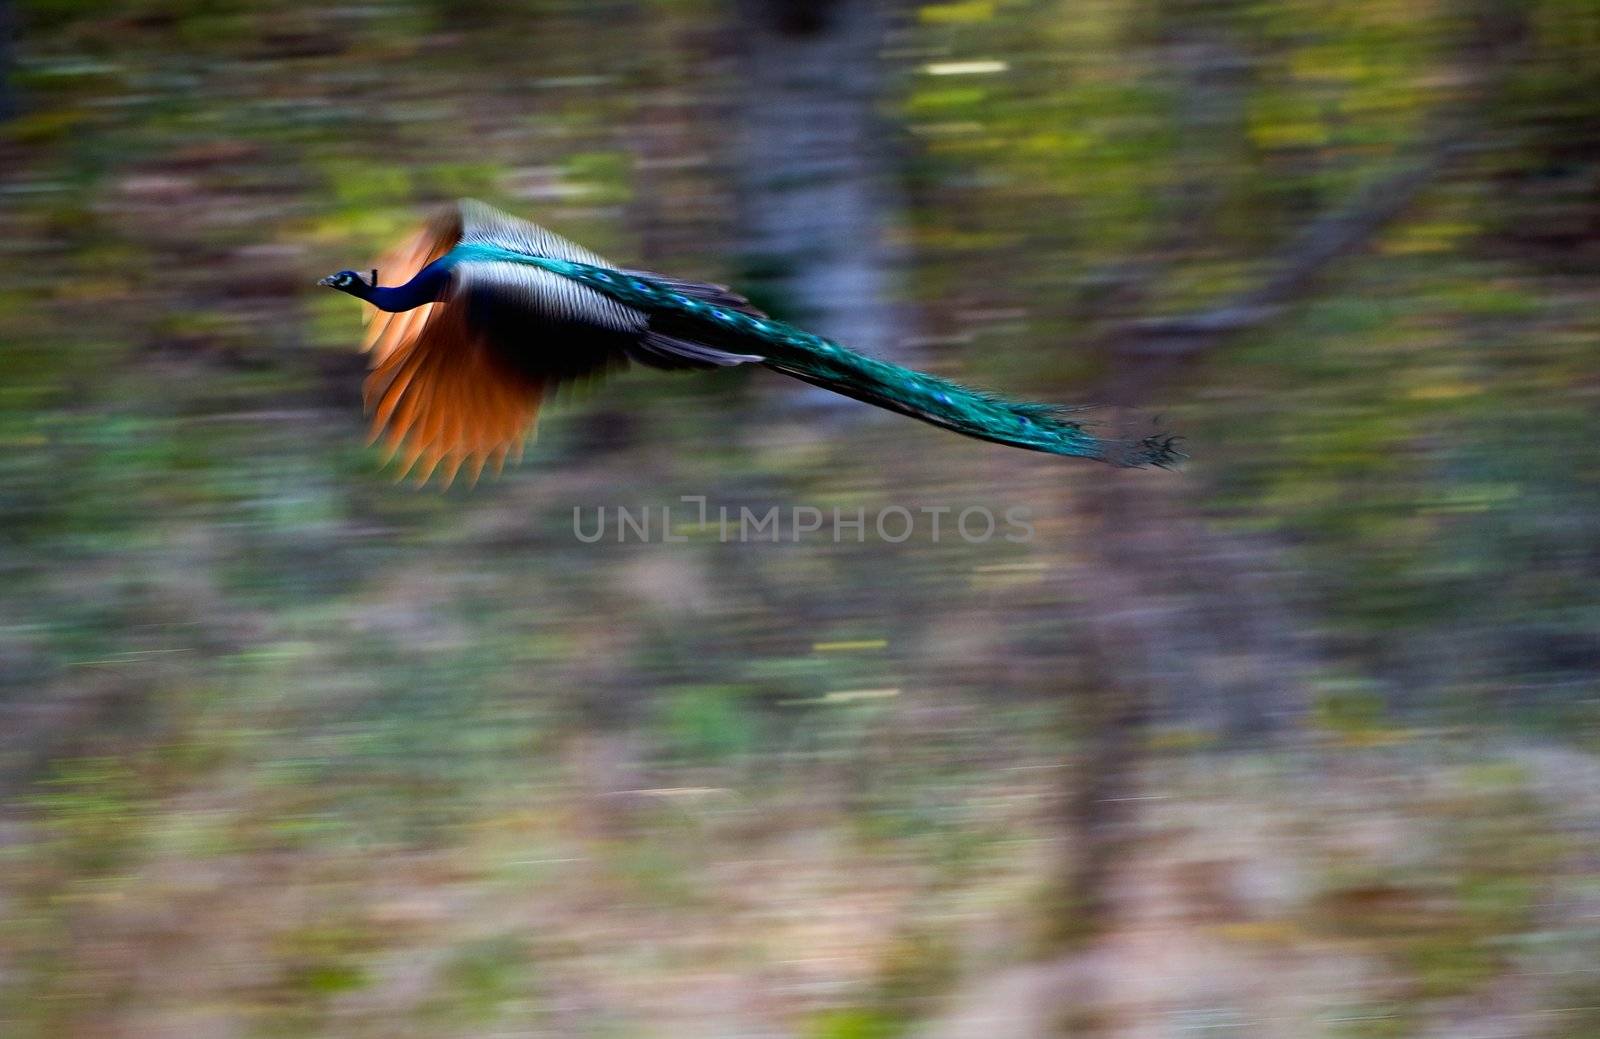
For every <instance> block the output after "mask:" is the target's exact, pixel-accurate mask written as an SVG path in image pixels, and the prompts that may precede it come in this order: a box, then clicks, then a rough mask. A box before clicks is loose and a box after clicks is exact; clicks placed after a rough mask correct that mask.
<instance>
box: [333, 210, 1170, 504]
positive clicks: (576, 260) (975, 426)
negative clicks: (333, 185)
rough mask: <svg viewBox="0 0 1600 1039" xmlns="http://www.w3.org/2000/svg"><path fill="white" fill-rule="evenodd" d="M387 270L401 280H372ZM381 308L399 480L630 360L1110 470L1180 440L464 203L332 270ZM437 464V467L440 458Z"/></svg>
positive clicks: (448, 475)
mask: <svg viewBox="0 0 1600 1039" xmlns="http://www.w3.org/2000/svg"><path fill="white" fill-rule="evenodd" d="M382 270H387V271H393V272H398V273H399V274H400V276H401V277H402V279H403V281H402V283H400V284H395V285H392V286H387V287H381V288H380V287H379V285H378V277H379V273H380V271H382ZM319 284H321V285H327V286H330V287H332V288H335V289H338V290H340V291H341V292H347V293H349V294H350V295H352V296H355V297H356V298H357V299H361V300H364V301H366V302H367V303H369V304H371V309H370V310H369V311H368V313H367V323H368V328H367V333H366V338H365V341H364V343H363V348H364V349H366V350H368V351H369V352H370V353H371V371H370V373H369V374H368V376H367V379H366V383H365V385H364V386H363V396H364V398H365V400H366V405H367V409H368V411H369V412H370V413H371V416H372V435H373V440H374V441H376V440H377V439H379V438H380V437H381V438H383V439H385V441H386V444H387V447H388V448H389V452H390V456H391V457H393V456H394V455H396V454H398V455H399V456H400V458H401V469H400V474H401V476H404V475H406V474H407V473H410V472H412V471H415V473H416V478H417V480H418V482H419V483H425V482H426V481H427V480H428V479H429V478H430V477H431V476H432V475H433V474H434V473H435V472H436V471H437V472H439V473H440V474H441V475H442V476H443V478H444V481H445V483H446V484H448V483H449V482H450V481H452V480H454V479H455V477H456V474H457V473H458V472H460V471H462V470H463V469H464V470H465V471H466V473H467V474H468V476H469V478H471V479H473V480H476V479H477V478H478V476H479V474H480V473H481V472H482V471H483V469H484V467H485V466H489V467H491V468H493V469H494V470H496V471H498V470H499V468H500V467H501V466H502V465H503V464H504V462H505V460H506V458H507V456H508V455H513V456H515V455H520V453H521V450H522V444H523V440H524V438H525V437H526V436H527V435H528V433H529V432H530V430H531V429H532V427H533V425H534V422H535V420H536V419H537V417H538V413H539V406H540V403H541V401H542V400H543V399H544V397H545V395H546V393H548V392H550V391H551V390H553V389H555V388H556V387H559V386H561V385H563V384H566V383H570V382H573V381H575V380H579V379H583V378H586V377H589V376H593V375H597V374H600V373H603V372H605V371H607V370H610V369H613V368H616V367H619V366H621V365H624V364H626V363H627V362H628V361H630V360H632V361H637V362H639V363H641V364H644V365H648V366H650V367H652V368H662V369H669V370H674V369H710V368H721V367H726V366H729V365H738V364H760V365H765V366H766V367H768V368H770V369H772V370H773V371H776V372H782V373H783V374H785V375H790V376H793V377H794V378H797V379H802V380H804V381H806V382H809V383H813V384H815V385H817V386H821V387H824V388H826V389H829V390H832V391H833V392H835V393H841V394H844V395H845V396H847V397H853V398H855V399H856V400H860V401H865V402H866V403H868V404H875V405H877V406H878V407H880V408H887V409H888V410H890V411H898V412H899V413H901V414H902V415H909V416H911V417H912V418H916V419H921V420H922V421H923V422H930V423H932V424H933V425H936V426H942V427H944V428H945V429H949V430H953V431H954V432H957V433H961V434H963V435H965V436H969V437H977V438H978V439H981V440H990V441H993V442H995V443H998V444H1009V445H1011V446H1013V447H1021V448H1026V449H1027V450H1030V451H1044V452H1048V453H1051V454H1058V455H1070V456H1074V457H1078V458H1091V459H1095V460H1097V461H1101V462H1107V463H1110V464H1112V465H1118V466H1128V467H1139V466H1151V465H1153V466H1159V467H1162V468H1166V467H1169V466H1171V465H1172V464H1173V463H1174V462H1176V461H1177V460H1178V459H1179V458H1181V457H1182V456H1181V455H1180V454H1179V453H1178V451H1177V450H1176V449H1175V447H1174V443H1173V442H1174V438H1173V437H1171V436H1169V435H1165V434H1158V435H1153V436H1148V437H1144V438H1142V439H1135V440H1121V439H1104V438H1100V437H1097V436H1095V435H1093V434H1091V433H1090V432H1089V431H1088V430H1087V429H1086V428H1085V427H1084V425H1083V424H1082V423H1079V422H1076V421H1072V420H1071V419H1069V418H1068V417H1067V416H1068V415H1069V414H1072V413H1074V412H1078V411H1081V410H1083V409H1081V408H1071V407H1064V406H1059V405H1052V404H1036V403H1028V402H1023V401H1016V400H1009V399H1007V398H1005V397H1000V396H996V395H993V394H989V393H983V392H980V391H977V390H973V389H970V388H968V387H966V386H961V385H958V384H956V383H953V382H949V381H946V380H944V379H940V378H936V377H934V376H931V375H926V374H923V373H921V372H916V371H912V370H910V369H908V368H902V367H900V366H898V365H894V364H889V363H886V362H884V361H879V360H874V359H873V358H871V357H866V356H863V355H862V354H858V353H855V352H853V351H851V350H847V349H845V348H844V347H842V346H840V345H839V344H837V343H833V342H830V341H828V340H827V339H823V338H821V337H820V336H816V335H812V334H810V333H808V332H804V331H801V330H800V329H798V328H795V327H793V326H791V325H786V324H784V323H783V322H781V321H776V320H773V319H772V318H770V317H768V316H767V315H766V314H764V313H762V312H761V311H760V310H757V309H756V308H755V307H753V306H752V305H751V304H750V301H749V300H747V299H745V298H744V297H743V296H740V295H737V294H736V293H734V292H732V291H731V290H729V289H727V288H726V287H724V286H721V285H710V284H705V283H701V282H695V281H681V280H679V279H676V278H668V277H664V276H662V275H659V274H651V273H648V272H644V271H634V270H625V269H622V268H618V267H615V266H613V265H612V264H610V263H608V262H607V261H606V260H604V259H602V258H600V257H599V256H596V255H595V254H594V253H592V252H589V251H588V250H587V249H584V248H582V247H581V246H579V245H576V244H574V243H573V242H570V241H568V240H566V239H565V238H562V237H560V236H559V235H556V234H553V233H551V232H550V231H547V230H545V229H544V228H542V227H539V226H538V225H536V224H532V223H529V222H527V221H524V220H519V219H517V218H515V217H512V216H509V215H507V214H505V213H502V212H500V211H499V210H497V209H494V208H493V207H491V206H488V205H485V204H484V203H482V202H477V201H473V200H470V199H469V200H463V201H461V202H459V203H457V204H455V205H453V206H450V207H449V208H447V209H445V210H444V211H442V212H440V213H439V214H438V215H437V216H435V217H434V218H433V219H432V220H431V221H429V222H428V223H427V224H426V225H425V226H424V227H423V228H422V229H421V230H420V231H418V232H417V233H416V234H415V235H414V236H413V237H412V238H411V239H410V240H409V241H408V242H407V243H405V244H404V245H402V246H401V247H399V248H398V249H396V250H395V251H394V252H393V253H391V254H389V255H388V256H387V257H385V258H384V259H383V260H382V261H380V267H379V268H377V269H374V270H373V273H372V279H371V280H370V281H368V280H364V279H363V278H362V277H361V275H359V274H357V273H356V272H355V271H348V270H346V271H340V272H338V273H337V274H333V275H330V276H328V277H326V278H323V279H322V281H321V282H319ZM441 467H442V468H441Z"/></svg>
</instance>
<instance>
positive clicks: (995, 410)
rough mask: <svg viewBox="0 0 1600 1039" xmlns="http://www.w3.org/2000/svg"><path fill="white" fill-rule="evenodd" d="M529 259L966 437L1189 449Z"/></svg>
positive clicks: (1070, 447)
mask: <svg viewBox="0 0 1600 1039" xmlns="http://www.w3.org/2000/svg"><path fill="white" fill-rule="evenodd" d="M523 262H532V263H534V264H535V265H536V266H540V267H544V268H545V269H547V270H549V271H551V272H552V273H555V274H559V275H561V276H563V277H566V278H571V279H573V280H574V281H578V282H581V283H583V284H584V285H587V286H589V287H590V288H592V289H595V290H596V291H598V292H601V293H604V294H605V295H607V296H610V297H611V298H613V299H615V300H617V301H618V302H621V303H625V304H628V305H630V306H635V307H640V308H642V309H645V310H647V311H649V312H650V313H651V315H652V322H653V323H654V322H656V321H657V320H660V321H661V323H662V325H663V327H664V328H666V329H669V330H670V333H671V334H672V335H674V336H679V337H681V338H683V339H690V338H692V339H694V340H695V341H698V342H702V343H706V344H707V345H709V346H712V347H714V348H716V349H721V350H737V351H741V352H745V353H750V354H758V355H759V356H760V357H761V358H762V360H761V363H762V364H764V365H765V366H766V367H768V368H770V369H772V370H773V371H776V372H782V373H783V374H785V375H789V376H792V377H794V378H796V379H802V380H804V381H806V382H809V383H812V384H814V385H817V386H821V387H823V388H824V389H827V390H831V391H832V392H834V393H839V394H842V395H844V396H846V397H853V398H854V399H856V400H859V401H864V402H866V403H868V404H873V405H876V406H877V407H880V408H885V409H887V410H890V411H896V412H899V413H900V414H902V415H907V416H910V417H911V418H915V419H920V420H921V421H923V422H928V423H931V424H933V425H935V426H941V427H943V428H945V429H949V430H952V431H953V432H956V433H961V434H963V435H965V436H969V437H975V438H977V439H979V440H988V441H992V442H994V443H997V444H1007V445H1009V446H1012V447H1020V448H1024V449H1026V450H1029V451H1043V452H1046V453H1049V454H1056V455H1070V456H1073V457H1077V458H1091V459H1095V460H1098V461H1101V462H1107V463H1110V464H1111V465H1117V466H1125V467H1135V468H1137V467H1144V466H1156V467H1158V468H1163V469H1167V468H1172V467H1173V466H1174V465H1176V464H1177V463H1178V462H1180V461H1182V460H1183V459H1184V457H1186V456H1185V455H1184V454H1183V453H1182V452H1181V451H1179V450H1178V448H1177V443H1178V439H1179V438H1177V437H1175V436H1173V435H1171V434H1168V433H1155V434H1152V435H1149V436H1145V437H1141V438H1134V439H1125V438H1105V437H1099V436H1096V435H1095V434H1093V433H1091V432H1090V431H1089V429H1088V427H1087V426H1086V424H1085V423H1082V422H1079V421H1076V420H1075V419H1072V418H1068V417H1067V416H1069V415H1075V414H1078V413H1080V412H1082V411H1084V410H1087V409H1085V408H1073V407H1066V406H1062V405H1056V404H1040V403H1033V402H1029V401H1018V400H1012V399H1009V398H1006V397H1002V396H999V395H996V394H991V393H986V392H983V391H981V390H975V389H972V388H970V387H967V386H962V385H961V384H959V383H954V382H950V381H948V380H946V379H941V378H938V377H937V376H933V375H927V374H925V373H922V372H917V371H913V370H911V369H909V368H903V367H901V366H899V365H897V364H890V363H889V362H887V361H880V360H877V359H876V358H872V357H867V356H865V355H863V354H858V353H856V352H855V351H853V350H848V349H846V348H844V347H842V346H840V345H839V344H837V343H834V342H831V341H829V340H827V339H823V338H822V337H821V336H817V335H813V334H811V333H809V332H805V331H803V330H801V329H798V328H795V327H793V326H791V325H786V324H784V323H783V322H781V321H774V320H773V319H771V318H769V317H767V316H765V315H763V314H760V313H759V312H755V311H752V310H750V309H749V308H748V307H747V306H746V307H740V306H737V305H736V304H733V303H731V302H729V301H728V300H725V299H722V298H719V297H717V296H716V295H707V294H706V293H704V292H699V293H692V292H688V291H684V290H685V288H686V287H689V286H687V285H686V283H682V282H670V283H668V282H665V281H659V280H655V279H652V278H646V277H640V276H638V275H635V274H633V273H631V272H626V271H616V270H611V269H608V268H605V267H597V266H592V265H590V264H585V263H576V262H573V261H570V260H559V259H538V260H532V261H528V260H525V261H523ZM693 288H703V287H698V286H695V287H693Z"/></svg>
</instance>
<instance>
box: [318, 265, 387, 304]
mask: <svg viewBox="0 0 1600 1039" xmlns="http://www.w3.org/2000/svg"><path fill="white" fill-rule="evenodd" d="M373 273H377V272H373ZM375 282H376V279H374V284H375ZM317 284H318V285H326V286H328V287H329V288H330V289H338V290H339V291H340V292H348V293H350V295H352V296H356V297H359V298H362V299H365V298H366V296H367V294H368V293H370V292H371V291H372V289H373V288H374V284H368V283H367V282H366V281H363V280H362V278H361V275H359V274H357V273H356V272H355V271H340V272H339V273H337V274H330V275H328V276H327V277H326V278H323V279H322V280H321V281H319V282H317Z"/></svg>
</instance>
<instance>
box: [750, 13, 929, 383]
mask: <svg viewBox="0 0 1600 1039" xmlns="http://www.w3.org/2000/svg"><path fill="white" fill-rule="evenodd" d="M739 12H740V15H741V18H740V24H739V26H738V27H737V31H738V33H739V46H740V50H741V54H740V68H739V72H740V83H739V90H740V98H741V99H740V101H739V105H738V107H739V113H738V120H737V121H738V134H739V136H738V140H737V141H736V142H735V144H734V152H733V153H734V162H735V166H736V170H735V177H736V180H737V183H738V192H739V209H740V226H741V233H742V234H743V236H744V240H745V243H746V253H747V261H748V264H749V267H750V270H749V271H748V272H747V274H748V275H749V276H750V277H751V278H752V280H753V283H754V285H755V286H756V289H757V291H758V292H761V294H762V295H764V297H765V298H764V299H763V302H765V303H767V304H768V305H769V306H772V307H774V308H775V309H776V310H777V311H778V312H779V313H780V315H781V316H783V317H785V318H788V319H792V320H794V321H795V322H796V323H799V324H801V325H803V326H805V327H806V328H809V329H811V330H813V331H815V332H818V333H819V334H821V335H825V336H829V337H830V338H834V339H837V340H839V341H840V342H842V343H845V344H847V345H848V346H850V347H851V348H852V349H857V350H861V351H863V352H866V353H870V354H875V355H877V356H880V357H892V356H896V355H901V356H903V351H901V350H900V349H899V347H900V339H901V334H900V329H901V321H900V315H899V314H897V313H896V310H895V308H894V306H893V305H892V303H891V299H892V298H893V292H892V290H891V284H890V283H891V279H892V272H893V270H894V267H895V262H894V261H895V257H894V255H893V253H892V249H891V248H890V246H889V244H888V240H887V231H888V228H889V226H890V224H891V222H892V219H891V214H892V213H894V212H896V211H897V209H898V205H897V201H896V198H895V193H894V191H893V190H892V188H891V186H890V178H889V177H888V176H886V167H887V165H888V163H887V162H886V161H885V148H884V146H883V142H884V140H885V139H886V137H885V130H884V127H883V126H882V125H881V124H880V120H879V117H878V103H879V98H880V92H881V87H882V81H883V68H882V64H881V61H880V51H881V50H882V44H883V38H884V33H885V31H886V29H887V26H888V19H889V7H888V5H886V4H884V3H880V2H877V0H740V3H739ZM763 290H764V291H763ZM816 392H817V393H819V394H821V393H822V391H816ZM827 396H829V397H832V395H827Z"/></svg>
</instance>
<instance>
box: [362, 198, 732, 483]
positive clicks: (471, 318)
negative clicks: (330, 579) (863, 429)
mask: <svg viewBox="0 0 1600 1039" xmlns="http://www.w3.org/2000/svg"><path fill="white" fill-rule="evenodd" d="M458 243H467V244H484V245H495V246H498V247H500V248H503V249H508V250H512V251H514V252H519V253H525V254H528V255H532V256H544V257H554V258H557V259H564V260H572V261H575V262H578V263H585V264H590V265H593V266H597V267H606V268H609V269H615V268H613V267H612V265H611V264H609V263H608V262H607V261H605V260H604V259H602V258H601V257H599V256H597V255H596V254H594V253H592V252H590V251H589V250H587V249H584V248H583V247H582V246H579V245H577V244H576V243H573V242H571V241H568V240H567V239H565V238H562V237H561V236H560V235H557V234H554V233H553V232H550V231H547V230H545V229H544V228H542V227H539V226H538V225H536V224H531V223H528V222H527V221H523V220H518V219H517V218H515V217H512V216H508V215H507V214H505V213H501V212H500V211H498V210H496V209H494V208H492V207H490V206H487V205H485V204H483V203H481V202H475V201H472V200H464V201H462V202H461V203H459V204H458V205H456V206H453V207H451V208H450V209H449V210H447V211H445V212H443V213H440V214H439V215H438V216H436V217H435V218H434V219H433V220H431V221H430V222H429V223H428V224H427V225H426V226H425V227H424V228H423V229H422V230H420V231H419V232H418V233H417V234H416V235H414V236H413V237H412V238H411V240H410V241H408V242H407V243H406V244H404V245H402V246H401V247H400V248H398V249H396V250H395V251H394V252H393V253H391V254H390V255H389V256H388V257H386V258H385V259H384V260H383V261H382V263H383V265H384V266H382V267H381V268H380V271H382V272H383V275H384V280H385V281H386V282H388V283H390V284H401V283H403V281H408V280H410V278H411V277H412V276H414V275H415V274H416V273H417V272H418V271H420V270H421V269H422V268H423V267H425V266H427V265H428V264H429V263H432V262H433V261H434V260H436V259H438V258H439V257H441V256H443V255H445V254H446V253H448V252H449V251H450V250H451V249H452V248H453V247H454V246H455V245H457V244H458ZM390 272H393V276H392V277H391V276H390ZM660 280H661V281H662V282H663V284H670V285H672V286H673V287H674V288H679V287H680V286H682V287H686V288H693V289H695V290H696V291H699V292H719V293H724V294H726V293H727V290H725V289H722V288H721V287H720V286H699V285H696V284H695V283H679V282H671V281H670V280H669V279H660ZM728 297H729V299H737V297H732V296H731V294H728ZM740 302H741V303H743V305H744V306H746V307H748V303H744V302H743V301H742V300H741V301H740ZM374 313H375V315H376V316H375V317H373V316H370V315H369V321H370V322H371V324H370V327H369V329H368V332H367V337H366V346H367V348H368V349H370V350H371V353H372V362H371V363H372V370H371V372H370V373H369V375H368V376H367V380H366V384H365V387H364V396H365V399H366V403H367V409H368V411H369V412H370V413H371V415H372V437H373V439H374V440H377V439H379V438H380V437H381V438H383V439H385V440H386V442H387V446H388V448H389V450H390V453H391V456H394V455H399V456H400V458H401V468H400V472H401V475H402V476H404V475H405V474H406V473H408V472H412V471H415V473H416V476H417V480H418V482H419V483H421V482H426V481H427V480H428V479H429V477H430V476H431V475H432V474H433V473H434V472H435V471H439V472H442V474H443V475H444V478H445V480H446V483H448V482H449V481H450V480H453V479H454V478H455V476H456V474H457V473H458V472H459V471H460V470H462V469H463V468H465V469H466V471H467V472H468V474H469V476H470V477H471V478H472V479H476V478H477V477H478V475H479V474H480V473H481V471H482V470H483V468H484V467H485V466H486V465H489V466H493V467H494V468H495V469H497V470H498V468H499V467H500V466H501V465H502V464H503V463H504V461H505V459H506V457H507V456H508V455H510V454H512V453H513V452H515V453H516V454H519V455H520V453H521V449H522V444H523V440H524V438H525V437H526V436H527V435H528V433H529V432H530V430H531V429H532V427H533V425H534V423H535V421H536V419H537V418H538V414H539V407H540V404H541V403H542V402H543V400H544V398H545V396H546V394H547V393H549V392H551V391H553V390H554V389H556V388H557V387H559V386H561V385H563V384H566V383H570V382H574V381H577V380H582V379H585V378H589V377H592V376H595V375H599V374H603V373H604V372H606V371H609V370H611V369H614V368H618V367H621V366H624V365H625V364H626V363H627V361H628V360H629V359H630V358H631V359H633V360H637V361H639V362H641V363H644V364H648V365H651V366H652V367H657V368H711V367H719V366H724V365H732V364H742V363H745V362H747V361H758V360H760V358H759V357H757V356H754V355H750V354H740V353H733V352H729V351H727V350H725V349H719V348H717V347H716V346H712V345H709V344H706V343H702V342H693V341H690V340H689V339H687V338H681V337H679V336H675V335H673V334H671V332H670V331H668V330H666V329H657V328H654V327H652V318H651V315H649V314H647V313H645V312H644V311H642V310H639V309H637V308H634V307H630V306H627V305H625V304H622V303H619V302H617V301H616V300H614V299H612V298H611V297H609V296H606V295H603V294H601V293H599V292H596V291H595V290H593V289H590V288H588V287H587V286H584V285H581V284H579V283H577V282H575V281H572V280H569V279H567V278H563V277H561V276H559V275H557V274H553V273H551V272H549V271H546V270H543V269H541V268H538V267H534V266H530V265H527V264H519V263H515V262H511V261H482V260H472V261H468V262H465V263H461V264H459V265H457V266H456V267H455V268H454V269H453V271H452V274H451V286H450V292H449V295H448V297H447V298H446V299H445V300H444V301H442V302H439V303H430V304H427V305H425V306H422V307H418V308H416V309H414V310H410V311H406V312H404V313H400V314H386V313H381V312H377V311H374Z"/></svg>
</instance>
